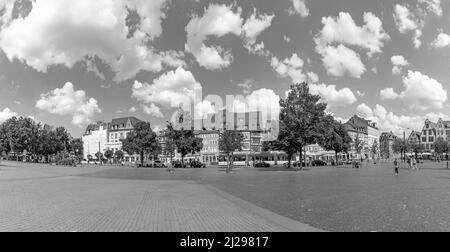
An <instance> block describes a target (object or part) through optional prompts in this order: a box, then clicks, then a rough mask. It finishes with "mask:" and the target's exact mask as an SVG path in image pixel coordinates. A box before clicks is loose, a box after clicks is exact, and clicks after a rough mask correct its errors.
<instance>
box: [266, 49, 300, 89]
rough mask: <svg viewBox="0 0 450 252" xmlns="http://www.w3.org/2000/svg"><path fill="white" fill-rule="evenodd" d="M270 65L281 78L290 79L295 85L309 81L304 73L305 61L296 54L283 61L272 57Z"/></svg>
mask: <svg viewBox="0 0 450 252" xmlns="http://www.w3.org/2000/svg"><path fill="white" fill-rule="evenodd" d="M270 65H271V66H272V68H273V69H274V70H275V71H276V72H277V73H278V74H279V75H280V76H281V77H290V78H291V79H292V82H294V83H301V82H304V81H306V80H307V76H306V75H305V74H304V73H303V66H304V61H303V60H302V59H301V58H300V57H299V56H298V55H297V54H296V53H294V54H292V56H291V58H286V59H284V60H283V61H280V60H279V59H277V58H276V57H272V60H271V62H270Z"/></svg>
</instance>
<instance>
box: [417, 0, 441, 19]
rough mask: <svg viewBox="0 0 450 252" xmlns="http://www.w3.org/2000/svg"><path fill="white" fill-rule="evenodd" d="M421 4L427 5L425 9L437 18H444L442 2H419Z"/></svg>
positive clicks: (434, 0) (433, 0)
mask: <svg viewBox="0 0 450 252" xmlns="http://www.w3.org/2000/svg"><path fill="white" fill-rule="evenodd" d="M419 3H422V4H425V7H426V8H427V9H428V10H429V11H431V12H433V13H434V14H435V15H436V16H442V14H443V10H442V6H441V0H419Z"/></svg>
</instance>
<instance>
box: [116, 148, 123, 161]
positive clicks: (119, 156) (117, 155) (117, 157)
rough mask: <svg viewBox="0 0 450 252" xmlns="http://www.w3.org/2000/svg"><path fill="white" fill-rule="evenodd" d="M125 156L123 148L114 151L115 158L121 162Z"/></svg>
mask: <svg viewBox="0 0 450 252" xmlns="http://www.w3.org/2000/svg"><path fill="white" fill-rule="evenodd" d="M124 156H125V154H124V153H123V151H121V150H118V151H116V153H114V158H115V159H116V160H117V161H119V162H122V160H123V157H124Z"/></svg>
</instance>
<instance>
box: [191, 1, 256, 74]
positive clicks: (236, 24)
mask: <svg viewBox="0 0 450 252" xmlns="http://www.w3.org/2000/svg"><path fill="white" fill-rule="evenodd" d="M242 23H243V19H242V18H241V10H240V9H238V10H237V11H236V12H235V11H233V7H232V6H226V5H217V4H211V5H209V7H208V9H206V10H205V13H204V15H203V17H198V16H194V17H192V19H191V20H190V21H189V23H188V25H187V26H186V31H187V44H186V45H185V49H186V51H188V52H190V53H192V54H193V55H194V57H195V58H196V59H197V62H198V63H199V65H200V66H202V67H205V68H206V69H209V70H217V69H222V68H226V67H228V66H229V65H230V64H231V62H232V61H233V57H232V55H231V53H230V52H229V51H225V50H224V49H223V48H221V47H220V46H209V47H208V46H206V45H205V43H204V42H205V41H206V40H207V39H208V37H209V36H214V37H217V38H220V37H222V36H225V35H227V34H234V35H237V36H240V35H241V33H242ZM249 30H250V28H249ZM253 35H254V34H253Z"/></svg>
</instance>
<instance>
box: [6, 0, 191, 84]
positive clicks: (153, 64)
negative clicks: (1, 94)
mask: <svg viewBox="0 0 450 252" xmlns="http://www.w3.org/2000/svg"><path fill="white" fill-rule="evenodd" d="M166 4H167V1H166V0H155V1H144V0H137V1H130V0H98V1H91V0H80V1H76V2H73V1H69V0H40V1H35V2H33V7H32V9H31V12H30V13H29V14H28V15H27V16H26V17H25V18H17V19H9V22H8V23H6V24H4V25H3V26H2V29H1V32H0V47H1V49H2V50H3V51H4V52H5V54H6V55H7V57H8V58H9V60H13V59H18V60H20V61H22V62H24V63H25V64H27V65H29V66H31V67H33V68H34V69H36V70H37V71H40V72H46V71H47V70H48V68H49V67H50V66H54V65H64V66H66V67H68V68H71V67H73V66H74V65H75V64H76V63H78V62H88V61H89V59H91V58H93V57H94V56H96V57H98V58H99V59H100V60H101V61H102V62H103V63H105V64H108V65H109V66H110V67H111V69H112V70H113V71H114V72H116V76H115V80H116V81H123V80H126V79H129V78H132V77H134V76H135V75H136V74H137V73H138V72H140V71H152V72H159V71H162V70H163V67H164V66H173V65H176V66H181V65H184V64H185V63H184V61H183V60H182V56H183V54H181V53H176V52H172V51H171V52H156V51H155V50H154V48H153V47H152V46H151V41H152V40H153V39H154V38H156V37H159V36H160V35H161V33H162V27H161V22H162V19H163V18H164V17H165V15H164V14H163V12H162V9H163V8H164V6H166ZM129 10H134V11H136V12H137V13H138V15H139V25H138V27H137V29H136V30H135V31H134V33H132V34H131V36H130V34H129V33H130V28H129V27H128V25H127V22H126V18H127V16H128V15H129ZM5 16H8V15H7V14H4V15H3V19H5ZM92 17H95V18H92ZM6 19H8V18H6ZM88 66H89V67H88V70H92V69H96V68H95V66H93V65H92V64H91V65H88ZM94 72H95V71H94ZM99 76H101V74H100V75H99Z"/></svg>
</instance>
